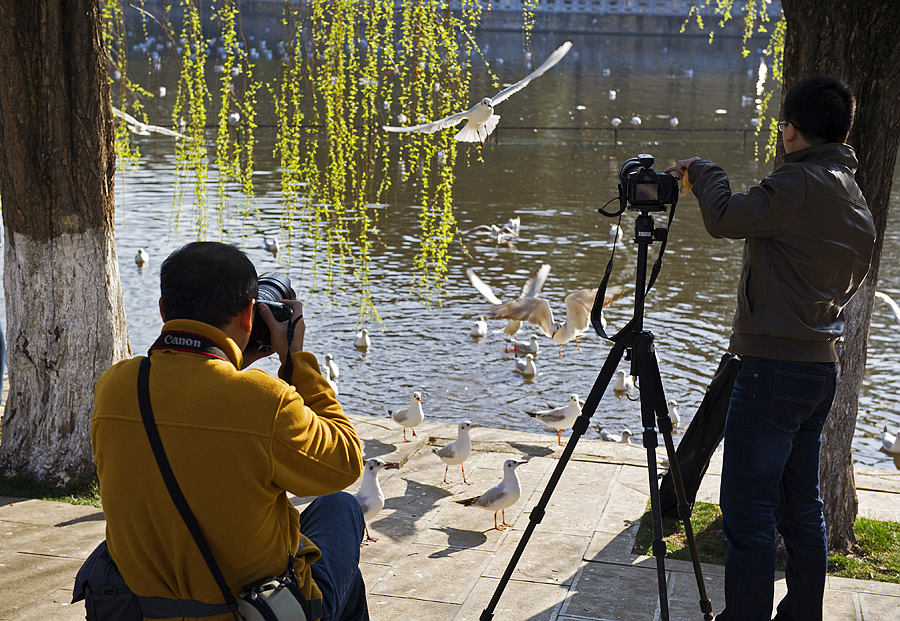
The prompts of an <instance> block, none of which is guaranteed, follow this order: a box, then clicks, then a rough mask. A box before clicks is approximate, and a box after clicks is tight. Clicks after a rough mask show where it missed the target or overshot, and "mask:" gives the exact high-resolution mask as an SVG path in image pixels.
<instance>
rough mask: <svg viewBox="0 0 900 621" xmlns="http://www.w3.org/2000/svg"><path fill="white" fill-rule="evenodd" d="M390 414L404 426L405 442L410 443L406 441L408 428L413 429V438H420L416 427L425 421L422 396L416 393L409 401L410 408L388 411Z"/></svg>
mask: <svg viewBox="0 0 900 621" xmlns="http://www.w3.org/2000/svg"><path fill="white" fill-rule="evenodd" d="M388 414H389V415H390V417H391V418H393V419H394V421H395V422H396V423H398V424H400V425H403V441H404V442H409V440H407V439H406V428H407V427H409V428H410V429H412V434H413V437H418V436H416V429H415V427H416V425H419V424H420V423H421V422H422V421H423V420H425V412H424V411H423V410H422V395H420V394H419V393H417V392H414V393H413V394H412V398H411V399H410V401H409V407H407V408H404V409H402V410H388Z"/></svg>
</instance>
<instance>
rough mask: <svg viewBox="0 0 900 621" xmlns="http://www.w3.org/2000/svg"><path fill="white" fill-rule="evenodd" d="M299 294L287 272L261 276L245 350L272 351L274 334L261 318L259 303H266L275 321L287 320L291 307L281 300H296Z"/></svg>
mask: <svg viewBox="0 0 900 621" xmlns="http://www.w3.org/2000/svg"><path fill="white" fill-rule="evenodd" d="M296 299H297V294H296V293H295V292H294V290H293V289H292V288H291V279H290V278H288V276H287V274H279V273H272V274H263V275H262V276H260V277H259V287H258V290H257V293H256V306H255V307H254V308H253V328H252V329H251V331H250V340H249V341H248V342H247V347H246V348H244V350H245V351H259V352H269V351H272V335H271V334H270V333H269V326H267V325H266V322H265V321H263V320H262V319H260V318H259V305H260V304H265V305H266V306H268V307H269V310H270V311H272V316H273V317H275V321H287V320H288V319H290V318H291V309H290V308H288V307H287V306H286V305H285V304H283V303H282V302H280V301H279V300H296Z"/></svg>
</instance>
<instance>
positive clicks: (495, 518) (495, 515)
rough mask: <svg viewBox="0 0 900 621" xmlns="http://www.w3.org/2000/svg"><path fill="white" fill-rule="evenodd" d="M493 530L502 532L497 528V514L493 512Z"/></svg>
mask: <svg viewBox="0 0 900 621" xmlns="http://www.w3.org/2000/svg"><path fill="white" fill-rule="evenodd" d="M494 530H503V529H502V528H500V527H499V526H497V512H496V511H494Z"/></svg>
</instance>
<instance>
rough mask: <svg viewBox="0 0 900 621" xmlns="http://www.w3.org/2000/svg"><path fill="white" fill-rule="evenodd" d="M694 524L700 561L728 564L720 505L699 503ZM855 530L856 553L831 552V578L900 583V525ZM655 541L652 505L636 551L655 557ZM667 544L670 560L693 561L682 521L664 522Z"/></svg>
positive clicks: (873, 523) (869, 523) (865, 522)
mask: <svg viewBox="0 0 900 621" xmlns="http://www.w3.org/2000/svg"><path fill="white" fill-rule="evenodd" d="M691 525H692V527H693V530H694V541H695V542H696V544H697V555H698V556H699V557H700V561H701V562H704V563H712V564H714V565H724V564H725V552H726V550H727V549H728V543H727V542H726V540H725V535H724V534H723V533H722V513H721V511H720V510H719V507H718V505H713V504H709V503H705V502H698V503H696V504H695V505H694V512H693V514H692V515H691ZM853 530H854V532H855V534H856V542H857V550H856V552H855V553H854V554H849V555H844V554H837V553H830V554H829V555H828V575H829V576H839V577H842V578H857V579H861V580H877V581H879V582H893V583H900V524H898V523H896V522H881V521H878V520H869V519H866V518H857V520H856V524H855V525H854V527H853ZM652 541H653V521H652V519H651V517H650V512H649V506H648V511H647V512H646V513H645V514H644V515H643V516H642V517H641V525H640V527H639V528H638V533H637V536H636V537H635V541H634V548H633V550H632V552H633V553H634V554H646V555H652V553H651V545H652ZM663 541H664V542H665V544H666V557H667V558H673V559H679V560H684V561H689V560H691V555H690V550H689V549H688V546H687V539H686V537H685V533H684V527H683V526H682V524H681V522H680V521H678V520H667V519H664V520H663ZM776 568H777V569H779V570H783V569H784V562H783V559H781V558H779V559H777V560H776Z"/></svg>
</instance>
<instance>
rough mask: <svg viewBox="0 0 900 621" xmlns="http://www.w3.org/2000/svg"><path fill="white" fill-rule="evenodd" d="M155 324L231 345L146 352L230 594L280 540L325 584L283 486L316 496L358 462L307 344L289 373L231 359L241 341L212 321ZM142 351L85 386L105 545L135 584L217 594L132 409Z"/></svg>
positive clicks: (178, 471) (358, 469) (185, 479)
mask: <svg viewBox="0 0 900 621" xmlns="http://www.w3.org/2000/svg"><path fill="white" fill-rule="evenodd" d="M163 330H164V331H165V330H179V331H185V332H194V333H196V334H200V335H202V336H205V337H207V338H209V339H211V340H212V341H214V342H215V343H216V344H217V345H218V346H219V347H220V348H221V349H222V350H223V351H224V352H225V353H226V354H227V356H228V357H229V359H230V362H226V361H223V360H219V359H216V358H211V357H209V356H206V355H203V354H198V353H190V352H183V351H174V350H154V352H153V354H152V356H151V365H150V400H151V405H152V408H153V415H154V418H155V419H156V424H157V426H158V427H159V433H160V436H161V437H162V442H163V446H164V447H165V450H166V454H167V456H168V458H169V462H170V463H171V464H172V470H173V471H174V473H175V478H176V479H177V480H178V484H179V485H180V486H181V489H182V491H183V492H184V495H185V497H186V498H187V501H188V504H189V505H190V507H191V509H192V511H193V512H194V515H195V516H196V517H197V520H198V522H199V523H200V526H201V528H202V529H203V533H204V536H205V537H206V540H207V542H208V543H209V545H210V547H211V548H212V551H213V554H214V555H215V558H216V561H217V562H218V564H219V567H220V568H221V570H222V573H223V574H224V576H225V579H226V580H227V581H228V584H229V586H230V587H231V589H232V591H233V592H234V593H235V594H238V593H239V592H240V590H241V588H242V587H243V586H245V585H247V584H250V583H252V582H254V581H256V580H258V579H260V578H264V577H267V576H271V575H275V574H280V573H282V572H283V571H284V570H285V569H286V567H287V561H288V554H293V553H296V552H297V551H298V549H299V548H300V547H301V546H302V552H301V553H300V555H298V559H297V562H296V565H295V568H296V572H297V576H298V579H299V582H300V584H301V587H302V591H303V593H304V595H306V596H307V597H308V598H317V597H321V593H320V592H319V589H318V587H316V585H315V583H314V582H313V580H312V577H311V573H310V567H309V566H310V564H312V563H313V562H315V561H316V560H317V559H318V558H319V557H320V556H321V552H320V551H319V549H318V548H316V547H315V545H313V543H312V542H311V541H309V540H308V539H306V538H305V537H304V536H303V535H302V534H301V529H302V525H301V524H300V513H299V511H298V510H297V509H296V508H295V507H294V506H293V505H292V504H291V501H290V500H289V499H288V497H287V494H286V492H291V493H293V494H295V495H297V496H321V495H325V494H330V493H332V492H336V491H339V490H342V489H344V488H345V487H347V486H348V485H350V484H351V483H353V482H354V481H355V480H356V479H357V478H358V477H359V476H360V474H361V473H362V448H361V444H360V440H359V437H358V436H357V434H356V430H355V429H354V428H353V425H352V424H351V423H350V421H349V420H348V419H347V417H346V416H345V415H344V412H343V409H342V408H341V406H340V404H339V403H338V402H337V400H336V399H335V395H334V392H333V391H332V389H331V388H330V386H329V385H328V382H327V381H326V380H325V378H324V377H322V375H321V373H320V371H319V365H318V362H317V361H316V358H315V356H313V355H312V354H309V353H306V352H299V353H295V354H293V355H292V359H293V363H294V372H293V378H292V381H293V384H294V385H293V386H291V385H289V384H287V383H286V382H284V381H282V380H281V379H279V378H276V377H272V376H271V375H269V374H268V373H266V372H264V371H261V370H257V369H248V370H245V371H241V370H239V369H240V368H241V366H242V355H241V351H240V349H238V347H237V345H236V344H235V343H234V341H232V340H231V339H230V338H228V336H226V334H225V333H224V332H222V331H221V330H218V329H217V328H214V327H213V326H210V325H208V324H205V323H201V322H197V321H190V320H184V319H179V320H174V321H169V322H167V323H166V324H165V326H163ZM142 358H143V357H142V356H138V357H136V358H132V359H130V360H124V361H122V362H120V363H118V364H116V365H114V366H112V367H111V368H110V369H108V370H107V371H106V372H105V373H104V374H103V375H102V376H101V377H100V379H99V380H98V382H97V385H96V387H95V389H94V412H93V418H92V421H91V445H92V447H93V451H94V463H95V464H96V466H97V474H98V476H99V478H100V496H101V500H102V502H103V512H104V514H105V517H106V539H107V544H108V546H109V551H110V554H111V555H112V557H113V559H114V560H115V561H116V564H117V565H118V567H119V571H120V572H121V573H122V576H123V578H124V579H125V581H126V582H127V583H128V585H129V587H131V589H132V590H133V591H134V592H135V593H137V594H139V595H145V596H157V597H170V598H177V599H195V600H199V601H202V602H207V603H221V602H222V601H223V598H222V593H221V591H220V590H219V588H218V587H217V586H216V583H215V580H214V579H213V577H212V574H211V573H210V571H209V568H208V567H207V565H206V563H205V562H204V560H203V557H202V556H201V554H200V551H199V549H198V548H197V545H196V544H195V543H194V540H193V539H192V538H191V535H190V533H189V532H188V530H187V527H186V526H185V525H184V521H183V520H182V519H181V516H180V515H179V513H178V510H177V509H176V508H175V505H174V504H173V503H172V500H171V499H170V496H169V493H168V491H166V487H165V483H164V482H163V479H162V475H161V474H160V472H159V468H158V467H157V464H156V460H155V458H154V457H153V451H152V449H151V448H150V443H149V440H148V439H147V434H146V432H145V430H144V425H143V423H142V421H141V413H140V407H139V405H138V398H137V374H138V367H139V366H140V362H141V359H142ZM295 386H296V389H295ZM210 619H215V620H219V619H221V620H222V621H225V620H227V619H231V617H230V615H224V616H220V617H210Z"/></svg>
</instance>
